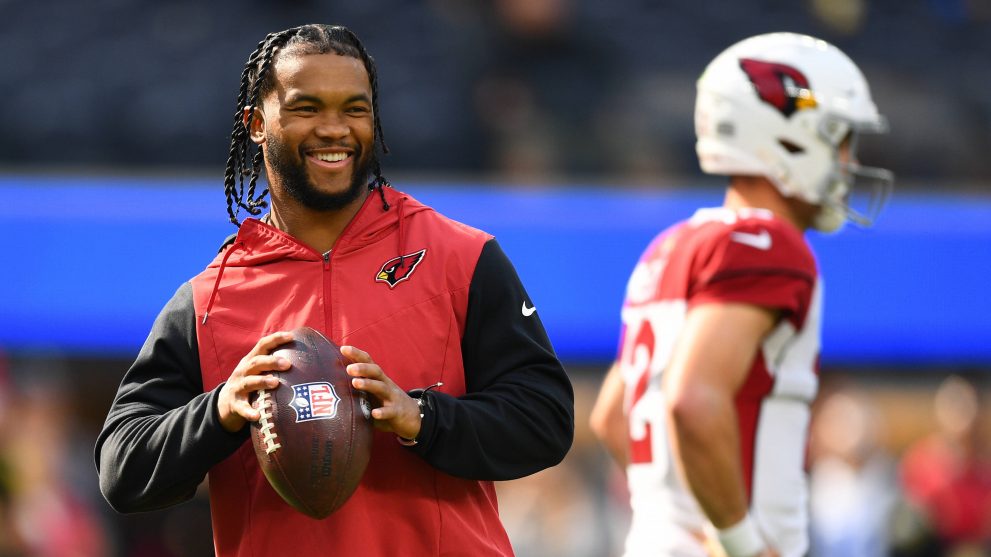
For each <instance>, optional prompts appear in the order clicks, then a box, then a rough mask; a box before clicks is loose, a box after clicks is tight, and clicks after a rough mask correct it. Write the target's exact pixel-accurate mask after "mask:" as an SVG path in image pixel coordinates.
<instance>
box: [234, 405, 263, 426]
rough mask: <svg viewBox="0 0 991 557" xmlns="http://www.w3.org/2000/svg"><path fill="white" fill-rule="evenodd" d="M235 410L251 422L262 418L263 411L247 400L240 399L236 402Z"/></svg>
mask: <svg viewBox="0 0 991 557" xmlns="http://www.w3.org/2000/svg"><path fill="white" fill-rule="evenodd" d="M234 412H236V413H237V415H238V416H241V417H242V418H244V419H245V420H248V421H249V422H257V421H258V420H259V419H260V418H261V412H259V411H258V410H255V409H254V408H252V407H251V404H249V403H248V401H247V400H239V401H237V402H235V403H234Z"/></svg>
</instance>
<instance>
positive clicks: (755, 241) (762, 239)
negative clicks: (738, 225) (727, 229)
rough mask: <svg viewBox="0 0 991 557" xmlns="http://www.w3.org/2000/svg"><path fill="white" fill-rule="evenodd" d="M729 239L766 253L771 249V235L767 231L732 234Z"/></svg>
mask: <svg viewBox="0 0 991 557" xmlns="http://www.w3.org/2000/svg"><path fill="white" fill-rule="evenodd" d="M730 239H731V240H733V241H734V242H739V243H741V244H744V245H747V246H750V247H752V248H757V249H759V250H765V251H766V250H769V249H771V233H770V232H768V231H767V230H761V231H760V232H758V233H756V234H752V233H750V232H733V233H731V234H730Z"/></svg>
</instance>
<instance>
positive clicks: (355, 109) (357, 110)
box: [345, 105, 371, 114]
mask: <svg viewBox="0 0 991 557" xmlns="http://www.w3.org/2000/svg"><path fill="white" fill-rule="evenodd" d="M345 112H347V113H348V114H368V113H370V112H371V109H369V108H368V107H367V106H362V105H354V106H349V107H348V108H346V109H345Z"/></svg>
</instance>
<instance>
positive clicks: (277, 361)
mask: <svg viewBox="0 0 991 557" xmlns="http://www.w3.org/2000/svg"><path fill="white" fill-rule="evenodd" d="M290 367H292V362H290V361H289V360H287V359H286V358H283V357H282V356H272V355H258V356H252V357H251V358H248V362H247V367H246V368H245V369H244V374H245V375H256V374H259V373H265V372H266V371H285V370H287V369H289V368H290Z"/></svg>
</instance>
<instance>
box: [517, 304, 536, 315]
mask: <svg viewBox="0 0 991 557" xmlns="http://www.w3.org/2000/svg"><path fill="white" fill-rule="evenodd" d="M520 311H522V312H523V317H530V316H531V315H533V312H535V311H537V307H536V306H534V307H532V308H528V307H526V302H523V308H522V309H521V310H520Z"/></svg>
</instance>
